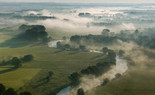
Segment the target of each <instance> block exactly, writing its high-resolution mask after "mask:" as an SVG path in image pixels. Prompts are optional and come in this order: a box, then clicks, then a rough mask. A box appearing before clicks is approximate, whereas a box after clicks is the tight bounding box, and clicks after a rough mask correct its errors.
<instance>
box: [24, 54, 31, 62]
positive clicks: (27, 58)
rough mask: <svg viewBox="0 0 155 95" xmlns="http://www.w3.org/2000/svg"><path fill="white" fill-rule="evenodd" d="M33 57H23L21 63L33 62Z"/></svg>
mask: <svg viewBox="0 0 155 95" xmlns="http://www.w3.org/2000/svg"><path fill="white" fill-rule="evenodd" d="M33 58H34V57H33V55H25V56H24V57H23V58H22V60H23V62H28V61H32V60H33Z"/></svg>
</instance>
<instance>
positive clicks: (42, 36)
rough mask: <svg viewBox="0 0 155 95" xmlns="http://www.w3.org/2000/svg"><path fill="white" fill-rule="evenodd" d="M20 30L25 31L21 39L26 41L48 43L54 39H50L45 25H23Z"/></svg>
mask: <svg viewBox="0 0 155 95" xmlns="http://www.w3.org/2000/svg"><path fill="white" fill-rule="evenodd" d="M19 30H22V31H24V33H23V34H22V35H20V36H19V37H20V38H23V39H25V40H29V41H42V42H43V43H47V42H49V41H50V40H51V39H52V38H51V37H48V33H47V32H46V28H45V27H44V26H43V25H21V26H20V27H19Z"/></svg>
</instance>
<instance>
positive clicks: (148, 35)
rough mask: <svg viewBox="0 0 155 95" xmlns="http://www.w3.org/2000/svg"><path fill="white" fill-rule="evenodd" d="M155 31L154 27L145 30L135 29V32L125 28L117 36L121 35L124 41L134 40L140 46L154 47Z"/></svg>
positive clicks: (120, 37)
mask: <svg viewBox="0 0 155 95" xmlns="http://www.w3.org/2000/svg"><path fill="white" fill-rule="evenodd" d="M154 31H155V30H153V29H147V30H146V31H144V32H139V30H135V31H134V32H133V33H131V32H130V31H127V30H124V31H121V32H120V33H119V34H117V35H116V36H117V37H119V39H120V40H122V41H127V42H128V41H133V42H135V43H137V44H138V45H140V46H144V47H148V48H152V49H154V48H155V37H154V36H152V35H155V33H153V32H154Z"/></svg>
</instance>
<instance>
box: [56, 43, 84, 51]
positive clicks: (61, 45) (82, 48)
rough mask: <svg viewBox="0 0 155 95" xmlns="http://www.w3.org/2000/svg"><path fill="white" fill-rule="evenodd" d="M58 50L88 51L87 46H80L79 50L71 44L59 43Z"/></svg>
mask: <svg viewBox="0 0 155 95" xmlns="http://www.w3.org/2000/svg"><path fill="white" fill-rule="evenodd" d="M57 48H60V49H65V50H73V51H75V50H76V51H78V50H80V51H86V46H84V45H79V48H76V47H72V46H71V45H69V44H62V43H61V42H57Z"/></svg>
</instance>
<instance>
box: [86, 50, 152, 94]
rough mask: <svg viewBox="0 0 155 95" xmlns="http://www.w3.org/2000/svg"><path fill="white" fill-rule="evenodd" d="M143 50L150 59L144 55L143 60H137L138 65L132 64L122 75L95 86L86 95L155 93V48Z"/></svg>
mask: <svg viewBox="0 0 155 95" xmlns="http://www.w3.org/2000/svg"><path fill="white" fill-rule="evenodd" d="M139 50H140V49H139ZM141 52H143V53H144V54H145V56H147V57H148V59H147V57H146V58H145V57H143V59H142V61H141V60H140V59H139V60H137V63H136V65H135V66H131V67H130V68H129V70H128V71H127V72H126V73H125V74H124V75H123V76H122V77H120V78H118V79H116V80H113V81H111V82H109V83H108V84H107V85H105V86H100V87H97V88H94V89H92V90H91V91H88V92H86V95H155V82H154V80H155V75H154V74H155V68H154V67H155V65H154V62H155V60H154V57H153V56H154V55H155V54H154V50H151V51H150V50H149V51H148V50H147V49H145V50H141ZM133 53H134V52H133ZM139 56H141V55H139ZM142 56H143V55H142ZM144 59H145V60H144Z"/></svg>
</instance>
